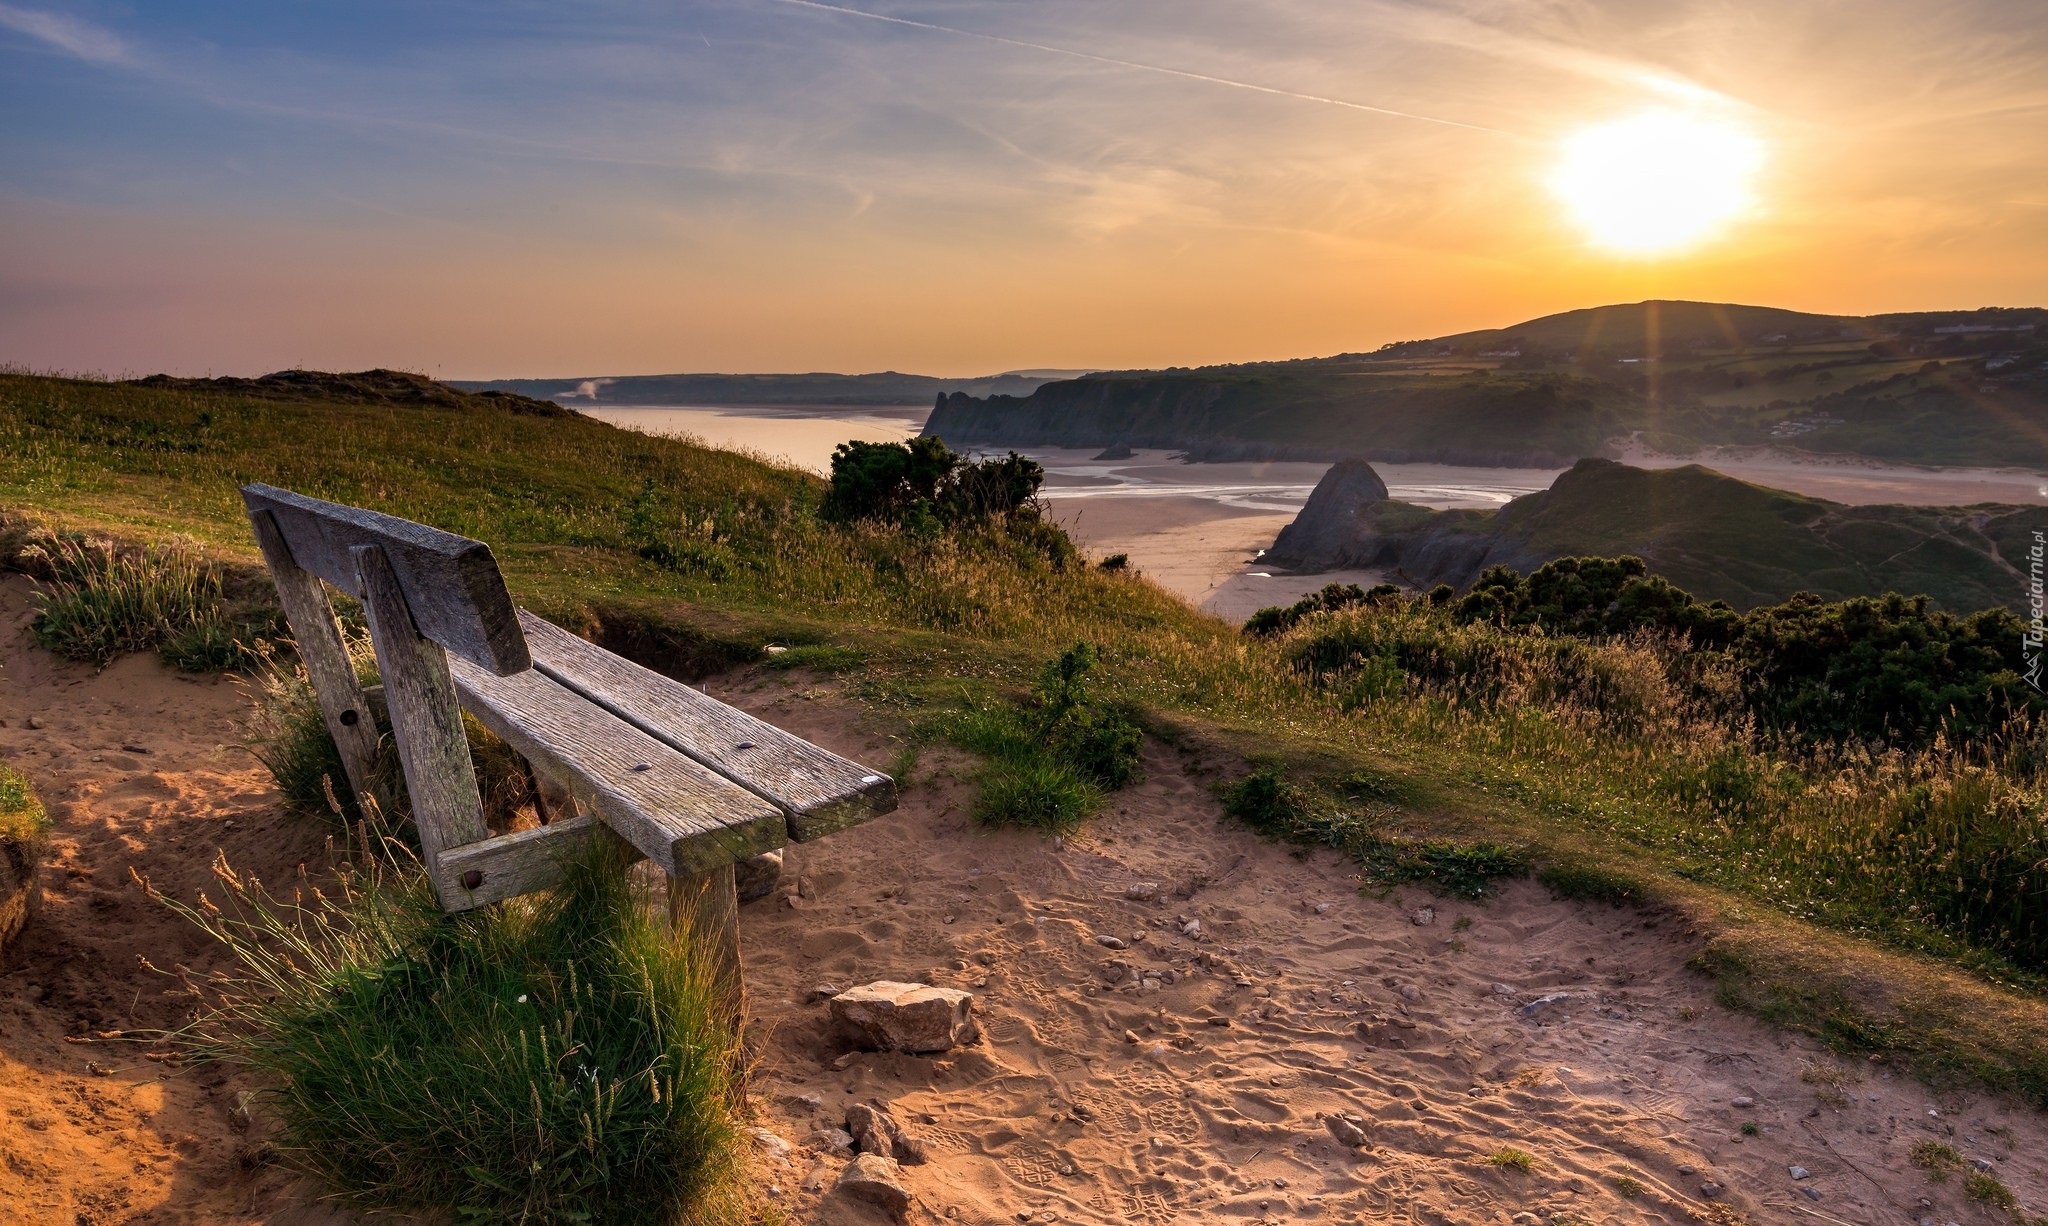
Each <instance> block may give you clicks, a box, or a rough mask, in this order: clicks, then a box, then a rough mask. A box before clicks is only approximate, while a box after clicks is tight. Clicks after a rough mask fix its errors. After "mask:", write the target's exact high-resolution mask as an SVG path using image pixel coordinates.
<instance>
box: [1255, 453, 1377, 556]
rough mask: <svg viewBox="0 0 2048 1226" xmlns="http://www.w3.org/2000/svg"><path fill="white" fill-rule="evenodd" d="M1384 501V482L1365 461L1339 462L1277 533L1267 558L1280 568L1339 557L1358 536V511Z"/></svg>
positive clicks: (1331, 466) (1332, 466) (1325, 474)
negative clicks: (1292, 520) (1290, 521)
mask: <svg viewBox="0 0 2048 1226" xmlns="http://www.w3.org/2000/svg"><path fill="white" fill-rule="evenodd" d="M1386 500H1387V483H1386V482H1384V481H1382V480H1380V475H1379V473H1377V472H1375V471H1374V470H1373V466H1372V465H1370V464H1368V463H1366V462H1365V461H1364V460H1339V461H1338V462H1337V463H1335V464H1332V465H1330V471H1328V472H1326V473H1324V474H1323V477H1322V480H1320V481H1318V482H1316V488H1315V492H1314V493H1312V494H1310V495H1309V496H1308V504H1307V505H1306V506H1304V507H1302V508H1301V513H1300V514H1299V515H1296V516H1295V517H1294V522H1293V523H1291V524H1288V525H1287V526H1286V527H1285V528H1282V529H1281V530H1280V536H1279V538H1278V539H1276V540H1275V541H1274V542H1273V548H1272V549H1271V550H1270V551H1269V552H1268V555H1267V556H1268V558H1269V559H1271V560H1272V561H1274V562H1276V563H1278V564H1279V565H1282V566H1303V567H1309V566H1314V565H1317V563H1316V562H1315V561H1314V560H1315V559H1324V558H1336V557H1339V556H1341V555H1342V554H1344V553H1345V552H1346V551H1347V550H1348V549H1350V548H1351V547H1352V545H1353V543H1354V541H1355V540H1356V538H1357V536H1358V534H1359V523H1358V514H1359V512H1360V511H1363V510H1364V509H1365V508H1367V507H1369V506H1372V505H1374V504H1375V503H1381V502H1385V501H1386ZM1296 559H1298V560H1299V561H1296ZM1322 565H1323V566H1325V567H1327V566H1328V565H1329V563H1327V562H1324V563H1322Z"/></svg>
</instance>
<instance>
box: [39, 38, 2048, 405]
mask: <svg viewBox="0 0 2048 1226" xmlns="http://www.w3.org/2000/svg"><path fill="white" fill-rule="evenodd" d="M856 8H857V9H859V10H861V11H859V12H849V11H847V10H848V9H856ZM0 108H4V113H5V116H6V122H5V124H4V125H0V166H4V167H5V170H4V172H0V361H12V362H16V363H22V364H26V365H28V366H31V367H35V368H41V369H49V368H56V369H69V370H97V371H106V372H111V373H117V374H119V373H135V374H140V373H148V372H152V371H157V370H166V371H171V372H174V373H186V374H199V373H208V372H211V373H223V374H225V373H235V374H255V373H261V372H263V371H268V370H273V369H278V368H281V367H286V366H294V365H298V366H307V367H319V368H359V367H364V366H372V365H382V366H402V367H407V368H412V369H419V370H424V371H427V372H429V373H433V374H437V375H440V376H442V377H446V378H492V377H510V376H566V375H590V374H597V373H615V374H624V373H641V372H666V371H682V370H728V371H735V370H757V371H769V370H844V371H870V370H881V369H888V368H893V369H897V370H906V371H918V372H921V373H930V374H942V375H970V374H985V373H990V372H994V371H999V370H1006V369H1017V368H1033V367H1135V366H1162V365H1196V364H1203V363H1210V362H1221V361H1237V360H1245V359H1255V358H1276V357H1287V356H1297V355H1307V354H1322V353H1332V352H1340V351H1346V350H1357V349H1362V348H1370V347H1372V346H1375V345H1377V344H1379V343H1382V342H1385V341H1389V340H1398V339H1404V338H1410V337H1418V336H1428V335H1440V334H1444V333H1451V332H1458V331H1464V330H1469V329H1473V328H1481V327H1490V326H1497V325H1501V324H1506V323H1510V322H1513V321H1515V320H1518V319H1522V318H1526V317H1529V316H1534V315H1540V314H1545V313H1549V312H1552V311H1559V310H1567V309H1571V308H1574V307H1582V306H1591V305H1597V304H1600V303H1604V302H1614V301H1633V300H1637V299H1642V298H1650V297H1659V298H1696V299H1710V300H1719V301H1737V302H1750V303H1757V304H1762V305H1772V306H1784V307H1792V308H1797V309H1803V310H1814V311H1825V312H1839V313H1849V314H1864V313H1872V312H1878V311H1888V310H1913V309H1933V308H1951V307H1974V306H1981V305H2040V304H2043V303H2044V302H2048V157H2044V156H2043V153H2042V151H2043V150H2044V149H2048V13H2044V11H2043V9H2042V6H2041V4H2040V2H2039V0H1956V2H1954V3H1946V4H1942V5H1938V6H1936V5H1927V4H1924V3H1915V2H1913V0H1858V2H1856V3H1849V2H1846V0H1434V2H1420V0H1417V2H1409V3H1403V2H1400V0H1346V2H1344V3H1336V2H1334V0H1320V2H1313V0H1257V2H1255V3H1251V4H1245V3H1236V4H1226V3H1222V2H1220V0H1130V2H1128V3H1120V4H1116V5H1099V4H1086V3H1082V2H1081V0H1040V2H1038V3H1034V4H1030V5H1020V4H1014V3H1011V4H1004V3H997V2H995V0H867V2H865V3H861V4H858V5H856V4H851V3H849V4H844V5H842V4H838V3H836V2H835V3H822V2H810V0H685V2H684V3H679V4H670V5H651V4H635V3H626V2H618V3H612V2H605V0H591V2H589V3H583V4H578V5H575V6H559V7H548V6H531V5H528V6H506V5H498V4H485V3H474V2H471V3H432V4H424V3H423V4H401V3H390V2H388V0H380V2H376V3H363V4H350V5H342V4H335V3H310V4H305V5H294V6H279V5H268V4H262V5H259V4H253V3H247V2H232V3H224V4H214V5H206V6H199V5H191V4H173V5H165V6H156V7H153V8H151V9H150V10H147V11H143V10H139V9H137V8H135V7H133V6H130V5H125V4H115V3H112V2H111V0H87V2H85V3H77V4H58V3H55V2H54V0H0ZM1645 114H1669V115H1673V116H1677V117H1679V118H1680V119H1681V120H1684V121H1686V122H1693V121H1700V122H1707V123H1711V124H1714V125H1718V126H1719V128H1718V130H1721V131H1725V132H1730V133H1735V134H1737V135H1739V136H1740V137H1741V138H1742V139H1743V140H1744V141H1747V140H1751V139H1752V138H1753V142H1754V152H1755V153H1756V156H1755V157H1754V158H1753V159H1750V160H1749V161H1745V160H1744V159H1745V158H1747V157H1748V154H1747V153H1740V154H1736V155H1730V157H1729V159H1728V161H1729V165H1730V166H1731V167H1732V166H1734V165H1736V164H1738V163H1740V164H1741V165H1742V166H1744V167H1746V168H1747V167H1750V165H1751V162H1753V163H1754V167H1753V173H1754V181H1753V183H1749V184H1747V186H1746V187H1745V188H1744V190H1743V191H1741V192H1734V191H1730V192H1729V193H1726V194H1727V196H1728V199H1729V201H1730V202H1731V203H1730V204H1729V210H1730V211H1729V215H1728V217H1727V218H1726V219H1725V220H1716V219H1708V220H1709V221H1711V222H1712V223H1713V224H1711V225H1706V226H1705V228H1704V229H1701V230H1700V233H1701V234H1703V235H1704V237H1700V238H1698V239H1690V238H1689V239H1687V241H1685V242H1683V243H1679V244H1676V245H1665V244H1664V240H1663V238H1662V237H1661V236H1662V235H1663V230H1662V229H1659V228H1656V227H1652V228H1651V229H1650V230H1649V231H1647V233H1648V234H1649V235H1650V237H1651V238H1652V239H1655V240H1656V242H1654V243H1649V244H1646V243H1644V242H1639V241H1635V240H1636V239H1638V238H1640V237H1641V234H1642V233H1645V231H1642V229H1641V227H1639V226H1638V227H1635V228H1633V229H1631V228H1628V227H1622V228H1620V229H1619V230H1618V231H1617V233H1616V234H1614V235H1612V236H1611V237H1613V238H1614V239H1615V241H1614V242H1611V243H1604V244H1603V243H1600V242H1595V241H1590V240H1589V235H1588V233H1587V232H1586V230H1585V229H1584V228H1583V226H1582V224H1581V223H1584V221H1585V219H1586V218H1587V217H1589V216H1590V217H1597V216H1599V215H1601V214H1602V211H1603V204H1604V202H1605V200H1606V196H1605V194H1604V192H1603V190H1602V189H1601V183H1600V180H1599V178H1598V176H1597V175H1596V176H1595V178H1594V180H1593V184H1594V186H1593V188H1592V189H1591V193H1590V199H1588V190H1587V189H1586V187H1585V186H1584V176H1583V175H1581V176H1580V177H1579V179H1577V180H1575V182H1577V183H1578V184H1579V186H1578V187H1577V188H1575V189H1574V190H1576V191H1577V192H1578V195H1577V196H1576V197H1574V198H1573V199H1572V200H1570V201H1568V202H1567V201H1561V200H1560V199H1559V197H1558V187H1557V185H1558V182H1559V179H1560V177H1561V176H1562V175H1564V173H1565V171H1564V170H1562V169H1561V159H1562V158H1564V157H1565V154H1564V152H1563V151H1565V150H1568V149H1574V148H1577V149H1583V148H1586V147H1588V142H1589V140H1593V138H1589V137H1588V136H1587V133H1588V132H1594V133H1595V134H1596V135H1597V133H1598V132H1600V131H1603V130H1608V129H1603V128H1602V127H1601V125H1612V124H1614V123H1616V122H1617V121H1630V120H1631V119H1632V117H1637V116H1642V115H1645ZM1616 130H1624V131H1625V130H1627V129H1626V128H1623V129H1616ZM1575 141H1576V142H1577V143H1576V144H1574V142H1575ZM1594 143H1597V141H1595V142H1594ZM1745 148H1747V146H1745ZM1681 160H1682V159H1681ZM1692 168H1693V170H1695V171H1696V170H1697V166H1696V165H1693V167H1692ZM1731 173H1732V171H1731ZM1745 173H1748V171H1747V170H1746V171H1745ZM1702 183H1703V185H1704V186H1705V187H1706V188H1709V189H1712V188H1715V187H1717V186H1719V185H1720V180H1719V177H1718V174H1717V172H1711V171H1710V172H1709V173H1707V174H1706V175H1705V176H1704V177H1703V179H1702ZM1710 194H1711V193H1710ZM1738 197H1739V199H1738ZM1637 220H1640V219H1637ZM1687 233H1691V231H1687ZM1631 244H1633V247H1634V249H1631Z"/></svg>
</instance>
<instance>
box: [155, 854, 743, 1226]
mask: <svg viewBox="0 0 2048 1226" xmlns="http://www.w3.org/2000/svg"><path fill="white" fill-rule="evenodd" d="M568 868H569V875H568V879H567V881H566V882H565V883H564V884H563V885H562V886H561V887H559V888H558V889H556V890H554V891H552V892H549V893H542V894H531V895H527V896H525V897H523V898H521V899H518V900H515V901H513V902H510V903H503V904H499V905H496V906H491V907H485V908H481V909H478V910H475V911H470V912H465V913H462V914H459V915H452V916H451V915H446V914H443V913H442V911H441V908H440V905H439V903H438V902H437V901H436V900H435V898H434V896H433V892H432V889H431V887H430V886H429V885H428V883H427V881H426V878H425V875H424V873H422V872H421V871H420V870H419V869H418V868H417V866H416V865H415V864H412V863H410V862H405V863H401V864H398V865H383V866H379V865H378V864H377V862H376V861H374V860H371V859H369V858H367V857H366V858H365V859H364V862H363V866H362V867H358V868H355V869H352V870H349V871H347V872H344V874H343V876H342V888H341V891H340V894H339V896H338V897H335V898H332V899H321V898H320V897H319V896H318V895H317V894H315V895H314V896H312V897H303V896H301V895H300V894H296V893H295V895H294V896H293V898H292V899H290V900H284V899H280V898H278V897H276V896H273V895H270V894H268V893H266V892H265V891H263V890H262V889H261V888H260V887H259V886H257V884H256V883H255V882H254V881H253V880H252V879H246V878H241V877H238V876H236V875H235V874H234V873H232V872H230V871H229V870H227V869H226V867H225V866H224V865H222V866H217V867H216V870H215V872H216V876H218V877H219V878H220V881H221V883H222V885H223V886H224V888H225V896H224V897H223V898H222V899H221V901H220V905H219V906H216V905H214V904H213V903H212V902H210V901H206V900H203V899H202V901H201V903H200V905H199V907H197V908H193V907H189V906H184V905H182V904H177V903H173V904H172V905H173V906H174V907H176V908H177V909H178V910H180V911H181V912H182V913H184V914H185V915H187V916H188V917H190V918H192V919H193V920H195V921H196V922H198V923H199V924H200V925H201V926H202V927H203V928H205V929H206V931H207V932H208V933H209V934H211V935H212V936H213V937H214V938H215V939H217V940H219V941H221V942H222V943H223V944H224V945H226V946H227V947H228V949H229V951H230V952H231V953H232V954H233V956H234V957H235V959H236V962H237V966H238V969H237V971H236V972H234V973H233V974H231V975H226V976H223V977H221V978H219V979H217V980H216V981H214V983H213V984H212V989H213V992H212V996H213V999H212V1001H211V1004H210V1007H209V1008H208V1009H207V1010H206V1011H205V1012H204V1013H203V1015H202V1016H201V1018H200V1020H199V1022H198V1023H197V1024H196V1026H195V1029H194V1031H193V1034H194V1035H195V1036H196V1038H195V1042H196V1043H197V1045H198V1047H199V1051H200V1052H201V1054H203V1055H207V1056H211V1057H217V1058H221V1059H225V1060H229V1061H234V1062H239V1063H242V1064H245V1065H248V1066H250V1067H252V1068H253V1069H254V1070H255V1071H256V1072H257V1074H258V1075H259V1077H260V1078H261V1079H262V1081H263V1083H264V1084H265V1093H264V1098H263V1099H262V1100H261V1103H262V1105H263V1106H264V1107H267V1108H268V1110H270V1111H271V1112H274V1113H275V1115H276V1117H277V1118H278V1120H279V1123H280V1125H281V1127H280V1131H279V1134H278V1136H277V1139H276V1142H275V1144H276V1147H277V1151H278V1153H279V1154H280V1156H281V1157H282V1158H283V1160H284V1161H285V1162H287V1163H288V1164H290V1165H292V1166H294V1167H296V1168H298V1169H300V1170H303V1171H305V1172H307V1173H309V1174H311V1175H313V1176H314V1177H316V1178H317V1179H319V1180H321V1181H322V1182H324V1183H325V1184H326V1185H327V1186H328V1187H329V1188H330V1189H331V1190H332V1192H333V1194H334V1195H335V1197H336V1198H337V1199H340V1200H343V1201H346V1202H350V1203H352V1204H354V1205H356V1206H359V1207H361V1208H365V1209H371V1210H390V1211H397V1212H420V1213H430V1214H435V1215H445V1214H447V1213H449V1212H451V1211H452V1212H454V1213H455V1214H458V1215H460V1216H461V1217H463V1218H465V1219H475V1220H480V1221H491V1222H526V1223H535V1224H540V1223H571V1222H577V1223H641V1222H648V1223H680V1222H685V1221H710V1220H724V1219H729V1218H731V1217H733V1216H735V1215H734V1214H733V1213H732V1212H731V1211H732V1210H734V1209H735V1207H736V1205H737V1199H738V1198H737V1194H736V1192H735V1190H734V1189H735V1186H736V1183H735V1180H736V1177H737V1174H738V1170H739V1159H738V1157H737V1156H736V1149H737V1146H736V1138H737V1132H738V1126H737V1112H738V1111H739V1109H740V1107H741V1105H742V1103H741V1082H740V1076H741V1071H742V1068H741V1061H742V1053H741V1048H740V1044H739V1040H738V1036H737V1034H736V1033H735V1030H734V1027H733V1026H732V1025H731V1022H730V1019H729V1018H727V1017H726V1016H725V1015H724V1013H723V1009H724V1007H725V1006H724V1003H723V1002H724V1000H725V997H724V996H723V994H722V993H721V991H720V990H719V987H718V986H717V984H716V981H715V978H714V975H713V972H712V971H711V969H710V967H709V966H708V965H707V962H706V960H704V959H701V958H699V957H698V956H697V955H696V954H695V953H694V952H693V948H692V947H691V945H690V944H689V943H688V942H687V941H686V940H683V939H679V938H677V937H674V936H672V935H671V934H670V933H669V932H668V931H667V930H666V929H665V927H664V926H662V925H660V924H658V923H657V922H656V921H655V920H654V918H653V917H652V913H651V910H650V907H649V905H648V900H647V899H646V898H644V897H642V896H641V895H640V894H639V893H638V892H637V891H636V890H635V889H634V888H633V887H632V886H631V885H629V879H628V877H627V875H626V873H625V871H624V869H625V864H624V862H623V860H622V859H620V858H619V857H618V856H617V854H616V853H593V854H592V855H591V856H590V857H588V858H586V859H585V860H583V861H581V862H578V863H573V864H571V865H569V866H568ZM304 888H305V887H301V889H302V890H303V889H304Z"/></svg>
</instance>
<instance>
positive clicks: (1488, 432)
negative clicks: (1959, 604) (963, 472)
mask: <svg viewBox="0 0 2048 1226" xmlns="http://www.w3.org/2000/svg"><path fill="white" fill-rule="evenodd" d="M927 429H928V431H929V432H931V433H933V434H936V435H938V436H939V437H941V438H945V439H948V440H949V441H952V442H953V443H955V444H956V445H965V444H979V445H987V446H1027V445H1069V446H1087V447H1097V446H1108V445H1111V444H1113V443H1118V442H1127V443H1129V444H1131V445H1133V446H1152V447H1171V448H1176V449H1181V450H1185V451H1187V452H1188V453H1189V456H1190V458H1193V459H1229V458H1251V457H1271V458H1298V459H1329V460H1337V459H1343V458H1348V457H1352V456H1362V457H1364V458H1367V459H1381V460H1389V461H1406V460H1451V461H1461V462H1465V463H1478V464H1489V463H1514V464H1569V463H1571V462H1572V461H1574V460H1577V459H1579V458H1581V457H1584V456H1590V455H1600V454H1605V453H1608V452H1609V451H1611V449H1613V448H1616V447H1619V446H1621V445H1624V444H1626V443H1629V442H1632V441H1634V442H1641V443H1645V444H1648V445H1650V446H1652V447H1655V448H1658V449H1660V450H1664V451H1667V452H1671V453H1674V454H1693V453H1695V452H1697V451H1699V450H1700V449H1701V448H1707V447H1717V446H1741V447H1755V446H1769V447H1778V448H1783V449H1786V450H1791V451H1804V452H1810V453H1813V454H1816V455H1827V456H1857V457H1865V458H1869V459H1876V460H1884V461H1891V462H1909V463H1920V464H1943V465H1985V466H2009V465H2027V466H2048V310H2041V309H2032V308H2030V309H2013V310H1985V311H1934V312H1917V313H1908V314H1897V315H1881V316H1869V317H1846V316H1826V315H1806V314H1801V313H1799V312H1794V311H1782V310H1776V309H1773V308H1765V307H1745V306H1735V305H1728V304H1716V303H1689V302H1646V303H1635V304H1631V305H1627V306H1610V307H1598V308H1593V309H1589V310H1584V311H1571V312H1566V313H1564V314H1562V315H1552V316H1546V317H1545V318H1543V319H1538V320H1531V321H1529V322H1527V323H1524V324H1518V325H1515V326H1513V327H1508V328H1499V329H1489V330H1486V331H1482V332H1470V333H1463V334H1460V335H1457V336H1450V337H1443V338H1440V339H1436V340H1427V341H1406V342H1401V343H1398V344H1394V345H1389V346H1386V347H1385V348H1383V349H1380V350H1378V351H1376V352H1373V353H1354V354H1341V355H1338V356H1336V357H1330V358H1318V359H1304V360H1299V361H1292V362H1269V363H1255V364H1247V365H1238V366H1218V367H1206V368H1202V369H1196V370H1169V371H1127V372H1118V373H1108V374H1099V375H1091V376H1088V377H1085V378H1082V379H1076V380H1066V381H1061V382H1056V383H1049V384H1046V385H1045V386H1043V387H1041V388H1039V389H1037V390H1036V391H1035V392H1033V393H1032V394H1030V395H1029V396H989V397H986V398H984V399H975V398H974V397H972V396H968V395H964V394H953V395H948V396H944V397H942V398H941V399H940V401H939V404H938V407H937V409H936V410H935V411H934V413H933V415H932V419H931V422H930V424H929V425H928V426H927Z"/></svg>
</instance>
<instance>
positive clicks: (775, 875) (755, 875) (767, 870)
mask: <svg viewBox="0 0 2048 1226" xmlns="http://www.w3.org/2000/svg"><path fill="white" fill-rule="evenodd" d="M732 877H733V888H734V889H736V890H738V891H739V896H740V901H741V902H752V901H754V900H755V899H757V898H766V897H768V896H769V895H770V894H773V893H774V892H775V887H776V886H778V885H780V884H781V883H782V853H781V852H779V851H764V852H762V853H761V854H760V855H758V856H749V857H747V858H746V859H744V860H741V861H740V862H739V863H737V864H735V865H733V866H732Z"/></svg>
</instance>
